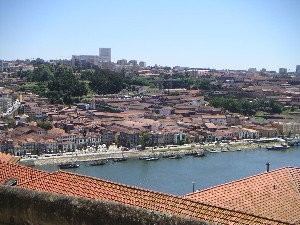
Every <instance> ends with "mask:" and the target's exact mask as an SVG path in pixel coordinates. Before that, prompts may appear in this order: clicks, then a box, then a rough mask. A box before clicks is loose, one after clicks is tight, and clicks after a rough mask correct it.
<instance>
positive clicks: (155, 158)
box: [146, 157, 159, 161]
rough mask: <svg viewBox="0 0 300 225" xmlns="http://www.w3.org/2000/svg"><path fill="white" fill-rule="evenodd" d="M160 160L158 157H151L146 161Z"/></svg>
mask: <svg viewBox="0 0 300 225" xmlns="http://www.w3.org/2000/svg"><path fill="white" fill-rule="evenodd" d="M157 160H159V158H158V157H150V158H149V159H146V161H157Z"/></svg>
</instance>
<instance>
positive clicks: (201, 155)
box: [193, 152, 205, 157]
mask: <svg viewBox="0 0 300 225" xmlns="http://www.w3.org/2000/svg"><path fill="white" fill-rule="evenodd" d="M193 156H194V157H204V156H205V153H204V152H197V154H196V155H193Z"/></svg>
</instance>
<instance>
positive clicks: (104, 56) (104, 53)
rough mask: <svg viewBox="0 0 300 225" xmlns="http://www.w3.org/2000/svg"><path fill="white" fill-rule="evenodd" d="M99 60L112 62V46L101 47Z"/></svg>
mask: <svg viewBox="0 0 300 225" xmlns="http://www.w3.org/2000/svg"><path fill="white" fill-rule="evenodd" d="M99 61H106V62H111V48H99Z"/></svg>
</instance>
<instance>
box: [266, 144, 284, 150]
mask: <svg viewBox="0 0 300 225" xmlns="http://www.w3.org/2000/svg"><path fill="white" fill-rule="evenodd" d="M289 147H290V146H288V145H273V146H269V147H267V150H285V149H288V148H289Z"/></svg>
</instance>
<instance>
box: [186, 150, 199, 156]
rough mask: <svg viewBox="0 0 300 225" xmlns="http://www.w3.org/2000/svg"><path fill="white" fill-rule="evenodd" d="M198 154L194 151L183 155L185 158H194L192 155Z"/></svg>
mask: <svg viewBox="0 0 300 225" xmlns="http://www.w3.org/2000/svg"><path fill="white" fill-rule="evenodd" d="M197 154H198V152H196V151H191V152H186V153H185V154H184V155H185V156H194V155H197Z"/></svg>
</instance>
